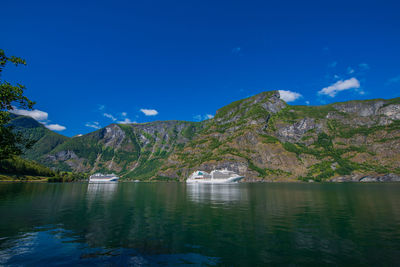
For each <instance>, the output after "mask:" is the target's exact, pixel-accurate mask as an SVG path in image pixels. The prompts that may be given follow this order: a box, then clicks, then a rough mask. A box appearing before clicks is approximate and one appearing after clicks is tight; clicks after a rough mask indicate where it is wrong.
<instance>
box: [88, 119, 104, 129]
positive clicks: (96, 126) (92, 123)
mask: <svg viewBox="0 0 400 267" xmlns="http://www.w3.org/2000/svg"><path fill="white" fill-rule="evenodd" d="M85 126H86V127H90V128H94V129H100V128H101V126H100V124H99V122H97V121H94V122H87V123H86V124H85Z"/></svg>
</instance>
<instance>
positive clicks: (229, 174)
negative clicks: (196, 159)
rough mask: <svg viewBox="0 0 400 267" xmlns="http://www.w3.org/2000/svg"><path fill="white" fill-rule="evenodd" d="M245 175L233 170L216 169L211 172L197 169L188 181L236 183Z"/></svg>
mask: <svg viewBox="0 0 400 267" xmlns="http://www.w3.org/2000/svg"><path fill="white" fill-rule="evenodd" d="M243 178H244V176H240V175H238V174H236V173H235V172H233V171H228V170H227V169H224V170H214V171H212V172H211V173H207V172H203V171H195V172H194V173H192V175H190V176H189V178H188V179H187V180H186V183H204V184H225V183H234V182H238V181H239V180H241V179H243Z"/></svg>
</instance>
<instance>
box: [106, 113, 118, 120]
mask: <svg viewBox="0 0 400 267" xmlns="http://www.w3.org/2000/svg"><path fill="white" fill-rule="evenodd" d="M103 116H104V117H107V118H109V119H111V120H113V121H116V120H117V119H116V118H115V117H114V116H113V115H111V114H109V113H104V114H103Z"/></svg>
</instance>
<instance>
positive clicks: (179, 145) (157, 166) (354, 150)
mask: <svg viewBox="0 0 400 267" xmlns="http://www.w3.org/2000/svg"><path fill="white" fill-rule="evenodd" d="M31 124H34V123H31ZM27 125H30V124H29V123H27ZM22 128H24V131H26V132H27V133H30V132H32V133H31V134H32V135H38V136H41V138H40V139H39V141H40V140H42V139H43V138H44V139H43V140H42V141H41V143H39V144H37V145H35V147H34V148H33V149H31V151H28V153H27V157H31V156H32V155H35V156H36V159H37V160H38V161H39V162H41V163H43V164H46V165H47V166H53V167H57V168H59V169H62V170H75V171H83V172H95V171H104V172H108V171H113V172H116V173H118V174H120V175H121V176H122V177H123V178H131V179H163V180H166V179H181V180H183V179H185V178H186V177H187V176H188V175H189V174H190V173H191V172H192V171H194V170H196V169H201V170H205V171H211V170H212V169H215V168H229V169H232V170H234V171H236V172H238V173H240V174H242V175H245V177H246V179H247V180H252V181H258V180H271V181H274V180H280V181H282V180H285V181H298V180H317V181H319V180H332V179H333V180H335V179H336V180H338V179H339V180H340V179H343V177H345V178H346V179H353V180H354V179H355V180H357V179H362V177H366V176H368V175H369V176H384V175H386V174H389V173H391V174H393V175H394V176H396V175H398V174H400V99H399V98H397V99H390V100H384V99H374V100H367V101H349V102H344V103H334V104H330V105H325V106H292V105H287V104H286V103H285V102H284V101H282V100H281V99H280V98H279V92H277V91H271V92H263V93H261V94H258V95H255V96H252V97H250V98H246V99H243V100H239V101H236V102H233V103H231V104H229V105H227V106H225V107H223V108H221V109H219V110H218V111H217V113H216V116H215V118H213V119H210V120H207V121H203V122H199V123H195V122H183V121H158V122H151V123H143V124H127V125H117V124H112V125H109V126H107V127H105V128H103V129H100V130H98V131H95V132H92V133H89V134H87V135H84V136H81V137H73V138H66V137H62V136H59V135H57V134H55V135H53V134H54V133H53V134H49V133H47V132H46V133H45V134H44V135H43V134H40V131H43V130H40V129H38V128H40V127H31V128H30V127H24V126H22ZM45 130H47V129H45ZM47 131H48V130H47ZM46 142H48V145H46Z"/></svg>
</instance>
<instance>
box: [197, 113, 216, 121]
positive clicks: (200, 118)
mask: <svg viewBox="0 0 400 267" xmlns="http://www.w3.org/2000/svg"><path fill="white" fill-rule="evenodd" d="M212 118H214V115H211V114H206V115H195V116H193V119H194V120H196V121H204V120H209V119H212Z"/></svg>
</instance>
